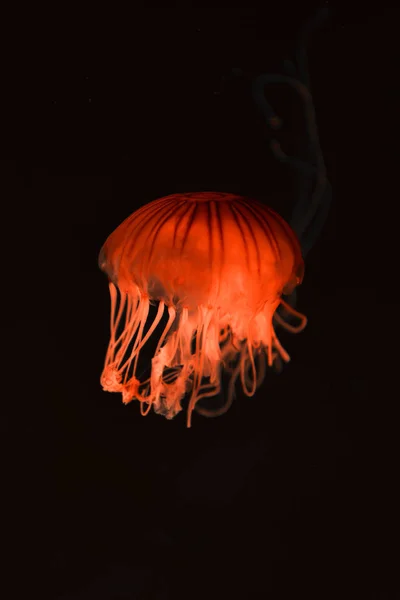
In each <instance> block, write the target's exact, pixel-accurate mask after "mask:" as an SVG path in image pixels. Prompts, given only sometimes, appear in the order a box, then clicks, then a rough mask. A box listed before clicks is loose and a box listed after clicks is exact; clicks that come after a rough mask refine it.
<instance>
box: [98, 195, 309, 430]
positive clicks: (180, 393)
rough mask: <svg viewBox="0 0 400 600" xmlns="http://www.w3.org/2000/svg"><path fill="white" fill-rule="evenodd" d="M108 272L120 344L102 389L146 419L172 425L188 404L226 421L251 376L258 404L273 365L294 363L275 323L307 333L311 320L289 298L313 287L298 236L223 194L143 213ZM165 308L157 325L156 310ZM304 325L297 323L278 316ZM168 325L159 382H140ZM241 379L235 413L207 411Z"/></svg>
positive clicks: (133, 219) (119, 242) (163, 202)
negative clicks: (147, 350)
mask: <svg viewBox="0 0 400 600" xmlns="http://www.w3.org/2000/svg"><path fill="white" fill-rule="evenodd" d="M99 265H100V268H101V269H102V270H104V271H105V272H106V273H107V275H108V277H109V287H110V294H111V336H110V342H109V346H108V350H107V355H106V359H105V365H104V370H103V373H102V376H101V384H102V386H103V389H104V390H106V391H109V392H121V393H122V399H123V402H124V403H128V402H130V401H131V400H134V399H137V400H139V401H140V403H141V412H142V414H147V413H148V411H149V410H150V408H151V407H152V406H153V407H154V410H155V412H157V413H160V414H162V415H164V416H165V417H167V418H168V419H172V418H173V417H174V416H175V415H176V414H177V413H178V412H179V411H180V410H181V409H182V405H181V403H182V400H183V399H184V397H185V395H186V394H188V397H189V404H188V410H187V425H188V427H190V424H191V415H192V411H193V409H196V411H197V412H199V413H200V414H203V415H205V416H216V415H220V414H222V413H224V412H225V411H226V410H227V409H228V408H229V407H230V405H231V403H232V400H233V397H234V388H235V381H236V379H237V378H238V377H239V376H240V379H241V383H242V387H243V391H244V393H245V394H246V395H247V396H252V395H253V394H254V393H255V391H256V389H257V387H258V385H259V384H260V383H261V381H262V379H263V377H264V374H265V362H267V363H268V366H272V365H273V363H274V361H275V360H280V359H283V360H284V361H288V360H289V356H288V354H287V352H286V351H285V349H284V348H283V347H282V346H281V344H280V342H279V340H278V338H277V336H276V333H275V330H274V327H273V319H275V321H276V322H277V323H278V324H279V325H282V326H285V327H286V328H287V329H288V330H289V331H292V332H298V331H301V330H302V329H303V328H304V327H305V325H306V317H304V316H303V315H301V314H300V313H298V312H297V311H295V310H294V309H293V308H292V307H291V306H290V305H289V304H287V303H286V302H285V301H284V300H283V299H282V294H290V293H291V291H293V289H294V288H295V286H296V285H298V284H300V283H301V281H302V278H303V272H304V266H303V259H302V256H301V250H300V245H299V242H298V240H297V238H296V236H295V234H294V232H293V231H292V229H291V228H290V227H289V225H288V224H287V223H286V222H285V221H284V220H283V219H282V218H281V217H280V216H279V215H278V214H277V213H275V212H274V211H273V210H271V209H270V208H267V207H266V206H264V205H263V204H261V203H260V202H258V201H256V200H251V199H249V198H244V197H241V196H237V195H235V194H225V193H218V192H200V193H188V194H174V195H171V196H167V197H165V198H160V199H159V200H155V201H153V202H150V203H149V204H147V205H145V206H143V207H142V208H140V209H139V210H138V211H136V212H134V213H133V214H132V215H131V216H130V217H128V218H127V219H126V220H125V221H124V222H123V223H122V224H121V225H120V226H119V227H118V228H117V229H116V230H115V231H114V232H113V233H112V234H111V235H110V236H109V238H108V239H107V241H106V243H105V244H104V246H103V248H102V250H101V253H100V257H99ZM151 305H155V306H157V307H158V308H157V314H156V315H155V317H154V320H153V321H152V322H150V323H149V321H151V320H150V319H149V318H148V317H149V311H150V306H151ZM279 305H283V307H284V308H285V310H286V312H287V313H289V314H291V315H292V316H293V317H295V318H296V319H298V325H296V326H295V325H293V324H289V323H286V322H285V321H284V320H283V318H282V316H281V315H280V314H279V313H278V312H277V309H278V307H279ZM162 321H164V322H165V326H164V327H163V329H162V332H161V334H160V338H159V340H158V343H157V347H156V349H155V351H154V354H153V358H152V360H151V370H150V376H149V377H148V378H147V379H146V380H140V379H139V377H140V375H137V370H138V368H137V367H138V359H139V353H140V351H141V350H142V348H143V346H144V345H145V344H146V343H147V342H148V340H149V339H150V338H151V336H152V335H153V334H154V333H155V330H156V328H157V327H158V326H159V325H160V323H162ZM223 371H227V372H230V373H231V379H230V384H229V386H228V390H227V394H226V399H225V403H224V405H223V406H222V407H219V408H216V409H215V410H212V409H209V408H205V407H204V406H201V405H200V404H198V402H199V400H201V399H202V398H205V397H208V398H210V397H213V396H216V395H218V394H219V392H220V391H221V377H222V373H223Z"/></svg>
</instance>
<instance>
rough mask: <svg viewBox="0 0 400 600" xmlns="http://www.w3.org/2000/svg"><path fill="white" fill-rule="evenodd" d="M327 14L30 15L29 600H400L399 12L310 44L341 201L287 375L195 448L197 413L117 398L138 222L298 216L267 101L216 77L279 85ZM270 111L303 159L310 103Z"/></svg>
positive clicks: (12, 50) (342, 19) (19, 372)
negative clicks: (223, 200)
mask: <svg viewBox="0 0 400 600" xmlns="http://www.w3.org/2000/svg"><path fill="white" fill-rule="evenodd" d="M316 6H317V3H312V2H308V3H299V6H298V8H295V9H293V7H292V3H286V2H281V3H279V5H278V6H274V7H272V5H270V3H267V4H266V5H264V6H262V5H261V4H259V5H253V6H252V7H248V6H247V7H246V8H244V4H242V5H240V4H239V3H238V4H237V5H236V7H233V6H231V7H229V8H221V7H220V8H216V7H213V8H211V7H210V8H206V7H204V6H202V8H196V7H193V6H192V5H190V4H185V3H177V4H176V5H174V7H173V8H172V7H170V8H165V7H164V8H159V7H156V6H152V7H149V8H147V9H132V13H131V14H128V13H127V14H123V13H122V12H121V14H120V15H118V14H117V13H116V12H114V14H113V15H112V18H111V16H110V15H109V14H108V12H107V11H105V12H104V13H101V12H99V11H98V10H97V11H96V12H95V13H93V14H85V15H83V14H81V13H78V12H77V13H73V12H72V11H71V12H68V10H67V9H66V8H65V10H64V9H63V10H61V9H57V10H58V12H56V11H55V12H54V14H53V13H51V12H48V11H46V13H43V15H40V14H39V12H38V11H37V10H36V9H35V12H34V13H33V11H32V14H31V15H30V14H27V13H25V15H24V19H23V20H22V21H21V30H20V31H19V32H18V36H16V37H14V36H10V41H9V44H8V45H7V44H6V48H7V53H6V54H4V55H3V56H4V63H5V67H4V70H3V92H4V93H3V98H2V107H3V108H2V111H3V135H2V141H1V152H2V156H1V158H2V162H1V170H2V189H3V194H2V196H3V200H2V202H3V209H2V210H3V222H2V229H3V236H2V237H3V241H4V246H5V252H4V253H3V284H4V287H3V296H4V298H5V300H6V302H7V308H6V309H4V312H3V320H4V324H3V328H4V340H5V341H4V347H3V350H4V354H5V355H6V356H7V357H8V358H10V359H11V360H10V366H8V365H7V366H6V372H5V374H4V387H3V390H4V391H3V393H4V397H5V402H4V404H3V410H4V409H5V414H4V420H3V423H4V429H5V435H4V436H3V440H4V453H3V457H4V459H5V460H4V474H5V479H4V481H7V484H6V485H5V486H4V489H5V492H6V493H5V496H6V497H10V500H11V501H10V510H8V509H7V510H6V509H5V510H4V520H5V528H6V529H7V530H9V531H10V544H9V545H7V554H8V555H9V556H12V557H13V564H14V565H15V566H16V574H15V575H14V581H13V591H14V593H15V595H16V597H21V598H22V597H24V598H25V597H27V596H26V593H22V592H17V589H19V586H20V584H22V585H26V586H27V589H28V590H29V591H28V592H27V593H28V596H29V597H40V598H63V599H65V600H66V599H70V598H82V599H84V598H97V599H102V598H107V599H109V598H110V599H111V598H113V599H114V598H115V599H116V598H140V599H142V598H143V599H153V598H154V599H156V598H160V599H164V598H181V597H182V598H205V597H208V598H221V597H222V598H224V597H234V598H236V597H237V598H267V597H268V598H274V599H278V598H292V597H294V595H295V596H298V595H304V596H305V597H308V598H338V597H341V598H354V597H361V595H362V597H364V598H393V597H396V596H397V594H398V589H397V593H396V592H395V593H394V595H393V588H392V584H391V583H390V574H391V572H392V569H393V564H394V563H393V564H392V561H394V558H391V557H393V556H394V554H393V553H392V551H391V543H392V541H391V540H392V530H393V523H392V517H391V514H392V513H391V510H390V505H391V502H393V495H392V492H391V491H390V490H391V485H392V484H391V481H393V478H395V473H396V472H397V471H395V470H394V471H392V470H391V468H390V467H389V466H388V465H389V460H390V457H391V456H392V452H391V451H390V449H389V446H390V444H391V441H390V436H389V434H387V433H386V431H385V430H384V425H381V424H380V419H379V417H380V416H382V413H383V412H385V411H386V412H385V415H387V416H386V417H384V418H386V419H387V420H388V421H390V417H389V416H388V415H389V412H388V410H387V409H386V408H383V407H384V405H385V399H386V398H387V397H388V395H387V393H386V391H385V385H386V383H385V382H386V377H385V376H383V375H381V379H380V381H379V387H377V388H375V387H374V386H375V375H376V373H381V374H382V373H383V374H384V373H387V372H391V371H392V370H393V369H394V368H395V356H396V353H395V349H394V343H395V340H394V339H393V337H392V336H391V330H392V328H393V327H394V323H395V319H394V315H395V312H394V311H395V308H396V306H397V299H396V298H397V297H396V294H395V293H394V294H392V295H390V294H387V291H388V283H389V290H391V291H392V292H393V291H395V289H396V278H397V273H396V270H395V269H392V268H391V266H390V260H389V259H390V257H391V256H394V255H395V254H396V233H395V216H394V213H392V209H391V205H392V204H393V198H394V196H395V195H396V194H397V195H398V185H397V178H398V176H397V172H396V165H395V157H396V151H397V156H398V145H397V134H398V128H397V126H398V121H397V116H396V115H397V112H398V99H399V86H398V82H397V77H398V60H397V58H398V53H397V47H396V44H395V40H396V32H397V26H396V23H397V18H398V15H397V14H396V12H395V10H394V9H387V8H386V7H385V6H384V5H383V4H381V3H379V4H376V6H375V8H370V9H368V11H366V10H365V9H362V10H361V9H355V8H352V9H351V10H350V9H349V8H348V7H347V8H344V7H342V6H341V5H336V6H335V4H334V3H333V4H332V9H333V12H332V17H331V20H330V21H329V22H328V23H327V24H326V25H325V26H324V27H323V28H322V29H321V30H320V31H319V32H317V33H316V34H315V35H314V36H313V39H312V43H311V45H310V48H309V61H310V65H309V67H310V77H311V85H312V92H313V96H314V102H315V107H316V113H317V119H318V125H319V133H320V138H321V145H322V150H323V153H324V157H325V162H326V165H327V170H328V176H329V179H330V181H331V183H332V188H333V191H334V200H333V205H332V209H331V212H330V215H329V218H328V221H327V223H326V225H325V227H324V230H323V234H322V235H321V236H320V239H319V240H318V241H317V243H316V245H315V247H314V249H313V250H312V251H311V252H310V254H309V256H308V257H307V261H306V275H305V279H304V282H303V285H302V287H301V289H300V291H299V294H298V308H299V309H300V310H301V311H303V312H304V313H306V314H307V316H308V318H309V324H308V326H307V329H306V330H305V332H304V333H302V334H301V335H299V336H290V335H284V334H282V341H283V343H284V345H285V346H286V347H287V349H288V351H289V353H290V354H291V357H292V361H291V362H290V364H288V365H287V366H286V367H285V368H284V371H283V373H281V374H280V375H276V374H274V373H268V375H267V377H266V380H265V382H264V384H263V386H262V387H261V389H260V390H259V391H258V392H257V394H256V395H255V396H254V397H253V398H247V397H245V396H244V395H243V393H241V392H240V391H239V389H238V393H237V399H236V401H235V403H234V405H233V407H232V408H231V410H230V411H229V412H228V413H227V414H226V415H225V416H223V417H221V418H218V419H215V420H208V419H204V418H202V417H200V416H198V415H196V414H194V416H193V424H192V428H191V429H190V430H188V429H186V427H185V414H184V411H183V412H182V413H180V414H179V415H178V416H177V417H176V418H175V419H174V420H173V421H167V420H165V419H163V418H162V417H161V416H158V415H155V414H153V413H150V414H149V416H147V417H146V418H143V417H141V416H140V412H139V406H138V404H137V403H135V402H133V403H131V404H130V405H129V406H123V405H122V403H121V399H120V397H119V396H118V395H112V394H106V393H104V392H103V391H102V390H101V388H100V384H99V377H100V373H101V370H102V365H103V360H104V354H105V350H106V346H107V343H108V325H109V297H108V288H107V281H106V278H105V276H104V274H102V273H101V272H100V271H99V269H98V266H97V255H98V252H99V250H100V247H101V245H102V244H103V242H104V241H105V238H106V237H107V235H108V234H109V233H111V231H113V229H114V228H115V227H116V226H117V225H118V224H119V223H120V222H121V221H122V220H123V219H124V218H125V217H126V216H128V215H129V214H130V213H131V212H133V211H134V210H135V209H137V208H138V207H140V206H142V205H143V204H145V203H146V202H149V201H151V200H153V199H155V198H158V197H160V196H163V195H167V194H169V193H173V192H183V191H194V190H210V189H211V190H221V191H232V192H238V193H242V194H246V195H249V196H252V195H253V196H255V197H258V198H261V199H264V200H265V202H266V203H268V204H270V205H271V206H272V207H273V208H275V209H276V210H278V211H279V212H281V213H282V214H283V215H284V216H285V217H288V216H289V215H290V209H291V206H292V204H293V202H294V198H295V192H296V190H295V188H294V186H293V182H292V180H291V177H290V174H289V173H288V170H287V169H286V168H285V167H284V166H282V165H280V164H277V162H276V161H275V160H274V158H273V157H272V156H271V154H270V151H269V148H268V144H267V141H266V136H265V129H264V123H263V121H262V118H261V117H260V115H259V114H258V113H257V110H256V108H255V107H254V105H253V102H252V98H251V94H250V88H249V85H248V82H246V80H245V79H232V80H228V81H227V82H226V85H225V86H223V87H221V81H222V80H223V76H224V75H226V74H227V73H229V71H230V69H232V67H240V68H242V69H243V70H244V71H248V72H252V73H255V74H257V73H260V72H277V71H279V70H280V69H281V65H282V62H283V59H285V58H292V57H293V39H294V36H295V33H296V31H297V30H298V28H299V26H300V24H301V23H302V22H303V20H304V19H306V18H307V17H308V16H309V14H310V13H312V11H313V9H314V8H315V7H316ZM5 23H6V22H5ZM5 29H7V24H5ZM17 29H18V28H17ZM11 37H12V38H13V39H12V40H11ZM7 39H8V38H7ZM19 40H20V41H19ZM396 73H397V74H396ZM216 92H217V93H216ZM272 94H273V96H274V101H275V102H276V106H277V111H278V112H279V114H280V116H281V117H282V119H283V120H284V122H285V123H286V125H285V127H284V129H283V131H282V133H281V135H282V138H281V139H282V144H283V146H285V148H288V147H289V148H290V147H293V148H296V144H297V143H299V141H301V138H300V137H299V136H301V135H302V134H303V135H304V131H302V129H301V128H302V115H301V110H300V109H299V106H298V105H299V101H298V100H297V99H295V101H294V102H293V96H290V98H289V96H288V92H287V91H285V92H282V91H279V90H275V91H274V90H273V91H272ZM271 101H272V98H271ZM285 144H287V145H285ZM290 145H292V146H290ZM392 214H393V218H391V215H392ZM386 244H387V249H385V247H386ZM382 249H383V251H382ZM393 297H394V298H395V299H394V300H393ZM385 317H386V318H385ZM6 390H7V391H6ZM8 390H10V391H8ZM395 395H396V393H394V396H393V397H395ZM383 448H387V450H385V451H383V452H382V449H383ZM378 456H380V457H381V458H380V459H378ZM8 482H9V483H8ZM7 597H11V594H9V595H8V596H7Z"/></svg>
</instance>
